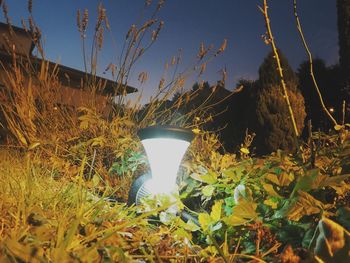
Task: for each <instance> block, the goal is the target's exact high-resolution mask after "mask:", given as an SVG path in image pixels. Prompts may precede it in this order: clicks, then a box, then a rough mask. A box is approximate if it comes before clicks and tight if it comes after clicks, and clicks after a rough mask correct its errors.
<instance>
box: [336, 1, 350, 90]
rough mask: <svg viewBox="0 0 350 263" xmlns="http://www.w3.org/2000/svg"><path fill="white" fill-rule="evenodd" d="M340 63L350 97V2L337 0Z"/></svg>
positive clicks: (345, 87) (345, 86)
mask: <svg viewBox="0 0 350 263" xmlns="http://www.w3.org/2000/svg"><path fill="white" fill-rule="evenodd" d="M337 11H338V38H339V60H340V61H339V62H340V67H341V69H342V71H343V77H344V84H343V86H344V89H345V92H346V93H347V95H348V96H350V77H349V76H350V0H337Z"/></svg>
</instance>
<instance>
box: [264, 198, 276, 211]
mask: <svg viewBox="0 0 350 263" xmlns="http://www.w3.org/2000/svg"><path fill="white" fill-rule="evenodd" d="M264 204H265V205H268V206H270V207H271V208H272V209H276V208H277V202H275V201H273V200H272V199H266V200H265V201H264Z"/></svg>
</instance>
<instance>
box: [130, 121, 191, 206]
mask: <svg viewBox="0 0 350 263" xmlns="http://www.w3.org/2000/svg"><path fill="white" fill-rule="evenodd" d="M138 136H139V137H140V139H141V142H142V144H143V147H144V148H145V151H146V155H147V157H148V161H149V164H150V168H151V173H149V174H145V175H142V176H140V177H139V178H138V179H137V180H136V181H135V182H134V183H133V184H132V186H131V189H130V193H129V201H128V202H129V204H132V203H136V204H138V203H139V201H140V199H141V198H142V197H145V196H147V195H157V194H171V193H177V191H178V189H177V184H176V178H177V172H178V170H179V166H180V163H181V160H182V158H183V156H184V154H185V152H186V150H187V148H188V146H189V145H190V143H191V141H192V139H193V137H194V134H193V133H192V131H191V130H188V129H183V128H178V127H174V126H151V127H147V128H145V129H142V130H140V131H139V133H138Z"/></svg>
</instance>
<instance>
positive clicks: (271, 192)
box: [263, 184, 281, 198]
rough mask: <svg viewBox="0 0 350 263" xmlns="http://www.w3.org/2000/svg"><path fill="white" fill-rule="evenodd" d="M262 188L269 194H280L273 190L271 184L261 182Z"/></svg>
mask: <svg viewBox="0 0 350 263" xmlns="http://www.w3.org/2000/svg"><path fill="white" fill-rule="evenodd" d="M263 188H264V190H265V191H266V193H267V194H268V195H269V196H273V197H279V198H281V196H280V195H279V194H278V193H277V192H276V191H275V189H274V188H273V186H272V185H271V184H263Z"/></svg>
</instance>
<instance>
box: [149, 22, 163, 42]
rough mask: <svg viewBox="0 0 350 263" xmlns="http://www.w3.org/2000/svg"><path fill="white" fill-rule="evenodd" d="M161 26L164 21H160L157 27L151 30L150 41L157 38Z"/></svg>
mask: <svg viewBox="0 0 350 263" xmlns="http://www.w3.org/2000/svg"><path fill="white" fill-rule="evenodd" d="M163 26H164V21H160V22H159V24H158V27H157V29H156V30H153V31H152V41H155V40H156V39H157V38H158V35H159V32H160V30H161V29H162V27H163Z"/></svg>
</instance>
